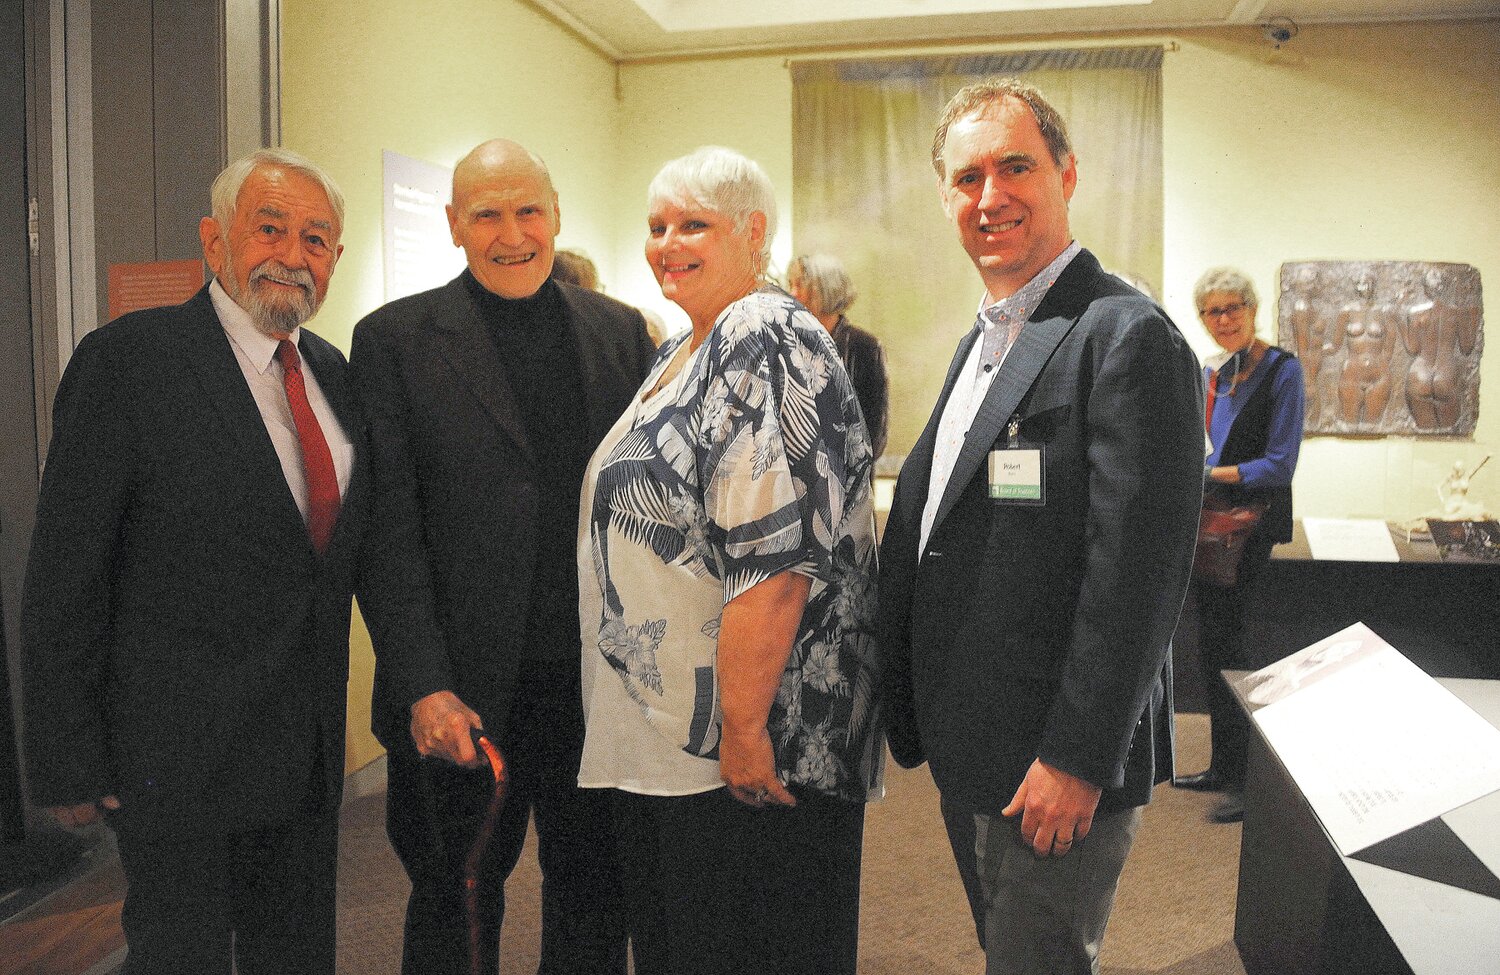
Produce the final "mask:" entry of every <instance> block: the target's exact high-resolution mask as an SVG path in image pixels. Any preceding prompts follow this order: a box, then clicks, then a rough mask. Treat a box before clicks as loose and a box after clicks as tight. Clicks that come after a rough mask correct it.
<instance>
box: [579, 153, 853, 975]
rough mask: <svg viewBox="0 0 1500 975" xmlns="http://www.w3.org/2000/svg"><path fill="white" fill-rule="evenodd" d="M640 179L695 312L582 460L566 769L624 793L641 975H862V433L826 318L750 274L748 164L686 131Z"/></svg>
mask: <svg viewBox="0 0 1500 975" xmlns="http://www.w3.org/2000/svg"><path fill="white" fill-rule="evenodd" d="M648 197H649V217H648V225H649V228H650V234H649V236H648V238H647V241H646V258H647V260H648V261H649V262H650V264H651V269H652V271H653V272H654V273H655V275H656V278H657V280H658V281H659V282H660V284H661V288H662V293H663V294H665V295H666V296H667V297H668V298H670V299H672V301H674V302H676V303H677V304H678V305H679V306H680V307H681V308H682V309H683V310H684V311H685V312H687V314H688V317H689V318H690V319H691V321H692V325H693V327H692V330H691V331H690V332H685V333H683V334H682V335H679V336H676V337H674V338H672V339H669V340H668V341H667V342H666V343H665V344H664V345H663V346H662V348H661V350H660V352H659V354H658V358H657V361H656V365H655V367H654V368H653V369H652V371H651V373H650V375H649V376H648V377H647V379H646V381H645V383H644V384H643V385H642V387H641V391H640V395H639V396H637V397H636V399H635V401H634V402H633V404H632V406H631V408H630V409H629V410H627V411H626V413H625V415H624V416H622V417H621V418H620V420H619V422H618V423H617V424H616V425H615V427H614V429H613V430H611V431H610V433H609V435H608V436H606V437H605V439H604V442H603V443H602V444H601V445H600V447H599V449H598V451H597V452H596V453H595V455H594V458H593V460H592V462H591V463H590V466H589V473H588V475H587V476H586V478H585V483H584V496H583V504H582V513H581V525H580V540H579V571H580V584H581V589H582V606H581V618H582V630H583V647H584V650H583V654H584V703H585V710H586V715H587V732H586V735H585V742H584V750H583V760H582V767H581V769H580V772H579V784H580V785H582V786H584V787H586V788H588V787H594V788H610V789H613V790H615V791H614V792H613V793H612V796H613V797H614V804H615V812H616V825H617V836H616V843H617V847H618V849H619V855H620V858H621V864H622V868H623V871H624V873H625V877H626V881H625V889H624V891H623V895H624V901H625V902H626V903H627V905H628V908H627V910H628V912H629V923H630V926H631V939H632V945H633V951H634V955H635V964H636V971H637V972H638V973H640V975H658V973H663V972H671V973H677V972H681V973H692V975H704V973H713V972H726V973H728V972H749V971H774V972H809V973H811V972H820V973H822V972H853V971H854V962H855V948H856V944H857V941H858V909H859V862H860V847H861V838H862V834H863V825H864V806H863V803H864V802H865V800H866V799H867V798H868V797H869V796H871V795H872V794H873V793H877V792H878V790H879V769H880V766H881V762H880V758H881V755H882V748H883V744H882V741H881V736H880V735H879V734H878V730H877V727H876V714H875V707H874V705H875V702H874V687H875V676H876V675H875V664H876V662H875V659H874V645H873V642H872V640H871V622H872V617H873V609H874V607H873V605H872V600H873V595H874V594H873V589H872V582H873V573H872V570H873V568H874V559H875V536H874V518H873V509H872V505H871V496H870V467H871V455H870V444H869V438H868V435H867V433H866V431H865V426H864V423H863V422H862V420H861V418H860V412H859V405H858V402H857V400H856V398H855V395H854V390H853V388H852V386H851V385H850V382H849V378H848V375H847V374H846V373H845V371H844V369H843V367H842V366H841V365H840V363H839V359H838V354H837V352H836V350H835V349H834V347H833V344H832V342H831V341H830V340H829V337H828V333H827V332H826V331H824V330H823V328H822V327H821V326H820V325H819V324H818V322H817V321H816V320H815V319H813V318H812V316H810V315H809V314H808V313H807V312H806V311H805V310H804V309H803V308H802V306H800V305H799V304H797V303H796V301H795V300H793V299H792V298H791V297H790V296H789V295H787V294H785V293H784V292H782V291H780V290H779V289H776V288H774V287H769V286H767V285H766V284H765V283H764V272H765V268H766V260H767V254H768V249H769V243H770V240H771V237H772V234H773V233H774V230H775V220H776V208H775V197H774V193H773V191H772V189H771V185H770V182H769V181H768V180H767V179H766V177H765V174H764V173H763V172H762V171H761V169H760V167H759V166H757V165H756V164H755V163H754V162H752V161H750V160H749V159H746V158H745V157H743V156H741V155H739V154H738V153H734V152H731V151H729V150H727V149H717V148H706V149H700V150H698V151H697V152H694V153H692V154H690V155H688V156H684V157H683V158H681V159H676V160H674V161H672V162H670V163H668V164H667V165H666V166H665V167H663V169H662V170H661V172H660V173H658V174H657V176H656V178H655V179H654V180H653V181H652V183H651V187H650V191H649V194H648Z"/></svg>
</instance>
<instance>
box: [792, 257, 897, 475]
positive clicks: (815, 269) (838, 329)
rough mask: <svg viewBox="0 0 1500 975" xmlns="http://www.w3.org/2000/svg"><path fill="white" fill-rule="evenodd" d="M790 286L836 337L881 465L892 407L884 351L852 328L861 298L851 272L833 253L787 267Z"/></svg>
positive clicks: (867, 335)
mask: <svg viewBox="0 0 1500 975" xmlns="http://www.w3.org/2000/svg"><path fill="white" fill-rule="evenodd" d="M786 287H787V290H788V291H790V292H791V293H792V297H793V298H796V299H797V300H798V301H800V302H802V304H804V305H806V306H807V310H808V311H810V312H812V313H813V317H814V318H816V319H817V320H818V321H819V322H820V323H822V325H823V327H824V328H826V329H827V330H828V334H829V335H830V336H832V337H833V344H834V346H835V347H836V348H837V349H838V350H839V358H840V359H841V360H842V361H843V363H844V368H845V369H847V370H848V371H849V381H850V382H852V383H854V393H855V395H856V396H858V397H859V408H860V410H861V411H862V412H863V413H864V415H865V426H866V427H867V428H868V429H869V431H870V443H871V446H872V449H873V452H874V454H875V459H876V460H879V459H880V455H881V454H883V453H885V431H886V419H887V416H888V407H889V402H890V390H889V386H890V383H889V381H888V380H887V378H886V373H885V349H883V348H881V345H880V340H879V339H877V338H876V337H875V336H873V335H871V334H870V333H869V332H866V331H865V330H864V329H862V328H859V327H858V326H856V325H851V324H850V323H849V319H848V317H847V316H845V314H844V312H846V311H848V310H849V306H850V305H852V304H854V299H855V298H856V297H857V293H856V292H855V290H854V282H853V281H851V280H850V279H849V272H848V271H845V270H844V265H843V262H842V261H840V260H839V259H838V258H836V257H834V256H833V255H831V254H804V255H803V256H801V257H798V258H795V259H793V261H792V263H791V264H790V265H788V267H787V269H786Z"/></svg>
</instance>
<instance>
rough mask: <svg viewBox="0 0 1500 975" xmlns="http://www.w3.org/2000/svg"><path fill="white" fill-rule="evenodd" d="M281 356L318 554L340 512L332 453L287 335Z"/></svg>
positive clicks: (279, 351)
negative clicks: (299, 448) (299, 442)
mask: <svg viewBox="0 0 1500 975" xmlns="http://www.w3.org/2000/svg"><path fill="white" fill-rule="evenodd" d="M276 358H278V359H280V360H281V370H282V381H283V382H284V383H285V384H286V401H287V404H288V405H289V406H291V408H292V422H294V423H296V424H297V439H298V440H299V441H301V444H302V470H303V473H304V476H305V477H306V478H307V533H308V534H309V535H311V536H312V543H313V548H315V549H317V551H318V554H319V555H321V554H323V552H324V551H325V550H327V548H328V540H329V539H330V538H332V537H333V524H334V522H335V521H337V520H338V516H339V479H338V475H337V474H335V473H334V470H333V454H331V453H330V452H329V450H328V441H327V439H325V438H324V436H323V428H322V427H320V426H318V418H317V417H316V416H315V415H313V410H312V404H311V403H309V402H308V401H307V384H306V383H304V382H303V380H302V360H301V359H300V358H299V357H298V355H297V347H296V346H295V345H293V344H292V343H291V341H290V340H288V339H282V340H281V342H280V343H279V344H278V345H277V346H276Z"/></svg>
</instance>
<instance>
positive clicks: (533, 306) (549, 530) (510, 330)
mask: <svg viewBox="0 0 1500 975" xmlns="http://www.w3.org/2000/svg"><path fill="white" fill-rule="evenodd" d="M464 276H465V284H466V285H467V286H468V288H469V290H470V292H471V293H472V294H473V295H474V298H475V303H476V304H477V305H478V307H479V310H480V314H481V316H482V317H483V319H484V322H485V325H486V326H488V328H489V332H490V336H491V338H493V339H494V342H495V347H496V349H498V350H499V352H500V361H501V362H502V363H503V364H504V367H505V378H506V380H507V381H508V383H509V385H510V388H511V390H512V391H513V392H514V394H515V398H516V405H517V407H518V408H519V409H520V412H521V419H522V422H523V423H524V424H525V427H526V438H527V440H528V441H530V445H531V451H532V454H533V455H535V457H536V463H537V467H536V488H537V539H536V541H537V546H536V553H537V556H536V570H535V573H534V574H533V576H532V585H531V613H530V616H529V617H528V619H527V624H526V629H527V641H526V643H527V646H528V650H529V652H530V654H531V655H532V656H533V657H534V658H535V659H544V660H559V661H565V660H577V659H578V655H579V650H578V646H579V644H578V561H577V556H576V554H575V553H576V552H577V548H578V501H579V493H580V489H581V487H582V484H583V472H584V468H585V467H587V466H588V461H589V456H590V455H591V454H592V453H593V445H592V444H591V443H590V442H589V428H588V419H587V415H586V411H585V409H584V397H583V377H582V373H581V371H580V368H579V365H578V345H577V341H576V339H575V336H574V334H573V327H572V324H571V322H570V321H569V320H568V315H567V310H566V308H565V306H564V304H563V298H562V292H561V289H559V288H558V286H557V284H556V282H554V281H552V280H551V279H550V278H549V279H548V280H547V281H546V282H545V283H544V284H543V285H542V286H541V288H540V289H538V290H537V292H536V294H534V295H531V296H530V297H528V298H502V297H500V296H499V295H496V294H494V293H493V292H490V291H487V290H486V289H485V288H484V287H483V286H482V285H481V284H480V283H479V282H478V281H477V280H475V278H474V277H473V275H472V274H470V273H469V272H467V271H466V272H464Z"/></svg>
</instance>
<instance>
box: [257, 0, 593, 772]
mask: <svg viewBox="0 0 1500 975" xmlns="http://www.w3.org/2000/svg"><path fill="white" fill-rule="evenodd" d="M281 54H282V76H281V78H282V117H281V118H282V139H283V143H284V144H285V145H286V146H287V147H288V148H290V149H295V150H296V151H298V152H302V153H304V154H306V155H307V156H309V157H310V158H312V159H315V160H317V161H318V162H319V163H321V164H322V165H324V166H326V167H327V168H328V169H329V171H330V172H331V173H332V174H333V176H334V178H335V179H336V180H337V181H338V183H339V185H340V187H341V188H342V189H343V191H344V193H345V196H346V198H347V200H346V203H347V209H348V213H347V217H346V222H347V226H346V227H345V228H344V236H343V242H344V247H345V250H344V256H343V258H342V260H341V261H340V263H339V267H338V270H337V272H336V273H335V275H334V279H333V284H332V286H331V288H330V290H329V295H328V301H327V303H326V304H325V305H324V307H323V310H322V311H321V312H320V313H319V315H318V318H317V319H316V320H315V322H314V327H315V329H316V331H317V332H318V333H319V334H321V335H323V336H324V337H326V338H328V339H329V340H330V341H332V342H334V343H335V344H336V345H338V346H340V347H341V348H343V349H344V350H346V351H347V350H348V348H349V338H350V335H351V333H352V332H353V329H354V323H355V322H356V321H358V320H359V319H360V317H362V316H363V315H365V314H367V313H369V312H371V311H373V310H374V309H376V308H377V307H379V306H380V305H381V304H382V303H383V296H382V292H383V288H384V277H383V273H382V268H381V237H380V233H381V227H380V220H381V216H380V214H381V200H382V196H381V194H382V185H381V155H380V154H381V150H383V149H390V150H393V151H395V152H399V153H401V154H403V155H406V156H412V157H415V158H418V159H426V160H428V161H430V162H434V163H441V164H443V165H447V166H451V165H453V163H454V162H456V161H457V160H458V159H459V157H461V156H462V155H463V154H464V153H465V152H467V151H468V150H469V149H470V148H471V147H473V146H474V145H476V144H477V143H479V142H481V141H483V140H485V139H487V138H491V137H493V136H506V137H510V138H515V139H517V140H518V141H521V142H523V143H525V144H526V145H527V146H528V147H529V148H531V149H532V150H533V151H535V152H537V153H539V154H540V155H541V156H542V157H543V158H544V159H545V160H546V161H547V163H548V165H549V167H550V168H551V170H552V176H553V180H554V182H555V183H556V185H557V189H558V192H559V194H560V196H561V198H562V201H563V202H562V236H561V238H560V241H559V243H560V244H561V245H563V246H577V247H582V248H583V249H585V250H587V251H588V252H589V253H590V254H592V255H594V256H595V258H596V259H598V258H600V257H604V258H605V260H606V261H607V260H609V258H610V257H611V256H612V255H613V254H614V252H615V249H616V247H615V240H614V233H615V225H616V222H617V218H616V216H615V213H614V210H613V207H614V195H613V192H612V183H613V180H614V176H613V173H614V165H615V158H616V157H617V156H618V155H619V149H618V145H619V144H618V119H619V113H618V109H617V108H616V103H615V95H614V90H615V69H614V66H613V65H612V64H611V63H610V62H609V61H608V60H606V59H605V58H603V57H601V56H600V55H598V54H596V53H595V52H594V51H593V50H591V49H590V48H588V47H586V46H585V45H583V44H582V43H580V42H578V41H577V40H576V39H574V38H573V36H572V35H571V34H568V33H567V32H565V31H563V30H562V29H561V28H559V27H558V26H556V25H555V24H553V23H552V22H551V21H549V20H546V19H545V18H543V17H541V16H540V15H538V14H537V13H535V12H534V11H533V10H532V9H531V8H529V7H527V6H525V5H523V4H521V3H517V2H515V0H445V2H443V3H430V4H427V3H423V4H417V3H407V2H403V0H357V2H356V0H282V52H281ZM607 277H608V275H607V274H606V278H607ZM354 629H355V632H354V634H353V639H352V643H353V653H352V660H351V664H352V666H351V674H350V680H349V732H350V734H349V744H348V747H347V749H346V765H347V767H348V768H349V769H350V770H352V769H355V768H359V767H361V766H363V765H365V764H366V763H367V762H369V761H370V760H371V759H373V758H375V757H376V756H378V755H379V754H380V748H379V746H378V745H377V744H376V742H375V740H374V738H373V737H372V736H371V735H370V734H369V725H370V687H371V681H372V679H373V676H374V656H373V654H372V653H371V650H370V639H369V636H368V634H367V633H366V632H365V629H364V625H363V624H362V623H361V622H358V621H356V624H355V628H354Z"/></svg>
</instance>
